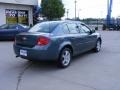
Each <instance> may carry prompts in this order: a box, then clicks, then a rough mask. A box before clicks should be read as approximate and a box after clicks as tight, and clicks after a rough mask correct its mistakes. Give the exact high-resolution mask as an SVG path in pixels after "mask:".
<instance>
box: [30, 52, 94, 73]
mask: <svg viewBox="0 0 120 90" xmlns="http://www.w3.org/2000/svg"><path fill="white" fill-rule="evenodd" d="M91 54H94V52H93V51H88V52H86V53H83V54H79V55H77V56H74V57H73V60H72V62H71V65H70V67H72V63H74V64H75V63H78V62H80V61H81V60H83V59H82V58H84V57H86V56H89V55H91ZM28 62H31V63H32V66H31V69H35V68H36V69H42V70H47V71H51V70H60V68H58V67H57V63H56V62H55V61H34V62H33V61H28ZM68 68H69V67H68ZM66 69H67V68H66Z"/></svg>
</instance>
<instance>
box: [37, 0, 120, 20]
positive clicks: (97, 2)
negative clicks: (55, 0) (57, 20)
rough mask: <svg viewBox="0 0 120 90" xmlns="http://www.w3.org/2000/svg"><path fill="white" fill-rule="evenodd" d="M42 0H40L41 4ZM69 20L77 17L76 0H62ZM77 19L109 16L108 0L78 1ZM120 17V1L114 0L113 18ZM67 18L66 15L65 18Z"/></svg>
mask: <svg viewBox="0 0 120 90" xmlns="http://www.w3.org/2000/svg"><path fill="white" fill-rule="evenodd" d="M40 1H41V0H39V2H40ZM62 1H63V4H64V7H65V9H66V11H67V9H69V15H68V17H69V18H74V17H75V3H74V1H75V0H62ZM76 1H77V3H76V7H77V9H76V11H77V13H76V14H77V17H78V16H79V17H80V18H81V19H83V18H105V17H106V15H107V0H76ZM118 16H120V0H113V8H112V17H118ZM66 17H67V13H65V16H64V18H66Z"/></svg>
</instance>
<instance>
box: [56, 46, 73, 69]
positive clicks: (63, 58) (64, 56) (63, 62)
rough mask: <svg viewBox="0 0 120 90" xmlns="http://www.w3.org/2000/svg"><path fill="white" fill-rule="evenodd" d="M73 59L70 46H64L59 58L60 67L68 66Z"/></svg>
mask: <svg viewBox="0 0 120 90" xmlns="http://www.w3.org/2000/svg"><path fill="white" fill-rule="evenodd" d="M71 59H72V52H71V50H70V49H69V48H64V49H63V50H62V51H61V53H60V55H59V59H58V62H57V63H58V67H60V68H66V67H68V66H69V65H70V62H71Z"/></svg>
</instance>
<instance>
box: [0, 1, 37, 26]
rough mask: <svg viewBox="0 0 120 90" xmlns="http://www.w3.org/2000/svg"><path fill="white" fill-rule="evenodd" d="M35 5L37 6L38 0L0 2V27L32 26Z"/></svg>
mask: <svg viewBox="0 0 120 90" xmlns="http://www.w3.org/2000/svg"><path fill="white" fill-rule="evenodd" d="M35 5H38V0H0V25H2V24H6V23H22V24H26V25H31V24H33V6H35Z"/></svg>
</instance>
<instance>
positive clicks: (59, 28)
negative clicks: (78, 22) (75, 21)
mask: <svg viewBox="0 0 120 90" xmlns="http://www.w3.org/2000/svg"><path fill="white" fill-rule="evenodd" d="M53 33H54V34H55V35H63V34H69V33H70V32H69V30H68V27H67V25H66V24H60V25H58V26H57V27H56V29H55V30H54V31H53Z"/></svg>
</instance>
